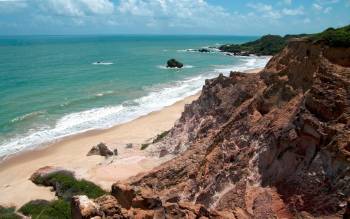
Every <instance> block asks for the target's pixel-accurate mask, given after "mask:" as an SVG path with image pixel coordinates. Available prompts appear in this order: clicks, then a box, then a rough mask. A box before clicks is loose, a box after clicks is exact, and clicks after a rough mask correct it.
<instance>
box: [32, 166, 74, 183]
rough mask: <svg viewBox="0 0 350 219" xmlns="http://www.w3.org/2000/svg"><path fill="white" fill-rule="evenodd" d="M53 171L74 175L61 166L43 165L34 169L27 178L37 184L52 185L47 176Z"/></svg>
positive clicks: (53, 172)
mask: <svg viewBox="0 0 350 219" xmlns="http://www.w3.org/2000/svg"><path fill="white" fill-rule="evenodd" d="M55 173H60V174H63V175H69V176H74V173H73V172H71V171H68V170H65V169H63V168H62V167H53V166H45V167H42V168H40V169H38V170H37V171H35V172H34V173H33V174H32V175H31V177H30V178H29V179H30V181H32V182H33V183H34V184H37V185H44V186H52V185H51V182H49V181H48V178H49V176H50V175H52V174H55Z"/></svg>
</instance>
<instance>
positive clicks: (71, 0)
mask: <svg viewBox="0 0 350 219" xmlns="http://www.w3.org/2000/svg"><path fill="white" fill-rule="evenodd" d="M37 4H38V5H39V7H40V9H41V10H42V11H44V12H46V13H49V14H51V13H53V14H54V15H59V16H68V17H83V16H87V15H108V14H112V13H113V11H114V4H113V2H111V1H109V0H46V1H40V0H37Z"/></svg>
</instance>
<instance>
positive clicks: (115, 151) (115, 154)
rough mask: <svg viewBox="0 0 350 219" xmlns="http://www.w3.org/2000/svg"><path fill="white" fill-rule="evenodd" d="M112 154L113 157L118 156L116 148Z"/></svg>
mask: <svg viewBox="0 0 350 219" xmlns="http://www.w3.org/2000/svg"><path fill="white" fill-rule="evenodd" d="M113 154H114V156H118V148H115V149H114V150H113Z"/></svg>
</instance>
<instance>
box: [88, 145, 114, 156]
mask: <svg viewBox="0 0 350 219" xmlns="http://www.w3.org/2000/svg"><path fill="white" fill-rule="evenodd" d="M91 155H100V156H104V157H110V156H113V151H111V150H110V149H109V148H108V147H107V145H106V144H104V143H99V144H98V145H96V146H93V147H92V148H91V150H90V151H89V152H88V154H87V156H91Z"/></svg>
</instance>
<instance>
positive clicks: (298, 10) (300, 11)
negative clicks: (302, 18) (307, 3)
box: [282, 7, 304, 16]
mask: <svg viewBox="0 0 350 219" xmlns="http://www.w3.org/2000/svg"><path fill="white" fill-rule="evenodd" d="M282 13H283V14H284V15H289V16H295V15H303V14H304V7H299V8H295V9H290V8H284V9H282Z"/></svg>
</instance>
